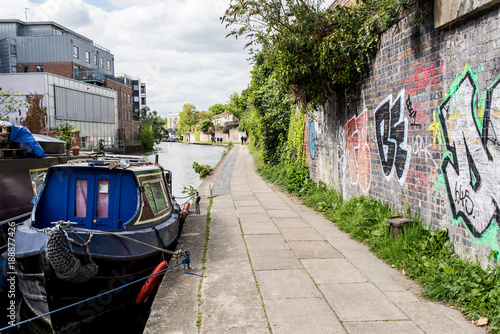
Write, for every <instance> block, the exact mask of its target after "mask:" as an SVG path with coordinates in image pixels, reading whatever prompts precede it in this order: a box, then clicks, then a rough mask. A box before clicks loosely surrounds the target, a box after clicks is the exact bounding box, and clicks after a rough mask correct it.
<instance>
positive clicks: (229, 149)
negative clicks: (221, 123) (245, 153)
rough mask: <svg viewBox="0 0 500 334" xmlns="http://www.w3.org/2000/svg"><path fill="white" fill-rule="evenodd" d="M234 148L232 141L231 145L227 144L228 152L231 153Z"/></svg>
mask: <svg viewBox="0 0 500 334" xmlns="http://www.w3.org/2000/svg"><path fill="white" fill-rule="evenodd" d="M233 147H234V143H233V142H232V141H230V142H229V143H227V150H228V151H231V149H232V148H233Z"/></svg>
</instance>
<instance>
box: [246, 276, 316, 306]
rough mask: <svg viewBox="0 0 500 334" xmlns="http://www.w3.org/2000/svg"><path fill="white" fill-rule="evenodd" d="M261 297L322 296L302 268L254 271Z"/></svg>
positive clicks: (265, 298)
mask: <svg viewBox="0 0 500 334" xmlns="http://www.w3.org/2000/svg"><path fill="white" fill-rule="evenodd" d="M255 276H256V277H257V281H258V282H259V287H260V291H261V293H262V298H264V300H267V299H284V298H311V297H317V298H319V297H322V296H321V293H320V292H319V291H318V288H317V287H316V285H315V284H314V283H313V281H312V280H311V278H310V277H309V275H307V273H306V272H305V270H304V269H289V270H263V271H256V272H255Z"/></svg>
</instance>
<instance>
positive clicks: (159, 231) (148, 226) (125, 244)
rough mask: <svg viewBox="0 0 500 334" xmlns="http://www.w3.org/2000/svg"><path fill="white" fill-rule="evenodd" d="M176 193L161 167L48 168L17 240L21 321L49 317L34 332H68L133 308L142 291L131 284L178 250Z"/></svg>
mask: <svg viewBox="0 0 500 334" xmlns="http://www.w3.org/2000/svg"><path fill="white" fill-rule="evenodd" d="M170 189H171V174H170V173H169V172H168V171H165V170H164V169H163V168H162V167H161V166H160V165H158V164H157V163H151V162H130V161H129V160H125V159H122V160H115V159H103V160H86V161H83V160H78V161H71V162H69V163H68V164H66V165H56V166H52V167H50V168H49V170H48V172H47V175H46V178H45V183H44V185H43V187H42V190H41V192H40V195H39V196H38V198H37V201H36V203H35V205H34V209H33V212H32V214H31V218H30V219H28V220H26V221H25V222H24V223H23V224H21V225H20V226H18V228H17V230H16V234H15V260H16V274H17V281H18V286H19V291H20V295H21V301H20V303H19V307H18V320H19V321H23V320H26V319H31V318H33V317H37V316H41V315H44V314H48V315H46V316H44V317H42V318H40V319H38V320H36V321H31V322H29V324H28V325H29V327H30V328H34V329H35V330H37V331H49V332H55V333H58V332H65V331H68V330H70V329H72V328H76V327H78V326H79V325H80V324H82V323H87V322H91V321H93V320H94V319H95V318H96V317H97V316H101V315H103V314H105V313H106V312H110V311H112V310H113V309H115V308H117V307H120V306H123V305H124V304H128V303H130V302H131V301H132V303H133V301H134V298H135V297H136V296H137V294H138V292H139V291H140V290H141V287H142V284H141V283H139V284H129V283H131V282H134V281H136V280H138V279H140V278H144V277H147V276H148V275H149V274H151V272H152V271H153V270H154V269H155V267H156V266H157V265H158V264H159V263H161V262H162V261H164V260H169V259H168V258H167V256H168V255H167V254H166V253H168V251H166V252H165V251H162V250H170V251H173V250H174V248H175V245H176V241H177V239H178V237H179V235H180V231H181V228H182V223H183V219H184V218H185V214H184V215H182V211H181V208H180V207H179V205H178V204H177V203H176V201H175V200H174V199H173V198H172V195H171V190H170ZM142 282H144V281H142ZM124 285H126V287H125V288H123V289H119V290H116V289H117V288H119V287H121V286H124ZM108 291H113V292H112V293H106V292H108ZM103 293H104V295H102V296H101V297H99V298H97V299H92V300H90V301H86V302H82V301H85V300H86V299H88V298H89V297H93V296H97V295H99V294H103ZM68 305H76V306H72V307H68ZM51 312H54V313H51Z"/></svg>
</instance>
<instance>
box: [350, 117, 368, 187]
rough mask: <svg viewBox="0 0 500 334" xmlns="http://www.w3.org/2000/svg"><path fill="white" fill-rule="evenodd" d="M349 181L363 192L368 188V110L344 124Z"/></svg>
mask: <svg viewBox="0 0 500 334" xmlns="http://www.w3.org/2000/svg"><path fill="white" fill-rule="evenodd" d="M345 134H346V139H347V153H348V159H349V172H350V175H351V183H352V184H359V186H360V187H361V189H362V190H363V191H364V192H367V191H368V189H369V188H370V182H371V160H370V146H369V144H368V142H369V140H368V139H369V138H368V112H367V110H364V111H363V112H362V113H361V114H360V115H359V116H358V117H356V116H354V117H352V118H351V119H350V120H349V121H348V122H347V123H346V125H345Z"/></svg>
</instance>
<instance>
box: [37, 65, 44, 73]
mask: <svg viewBox="0 0 500 334" xmlns="http://www.w3.org/2000/svg"><path fill="white" fill-rule="evenodd" d="M35 72H43V65H35Z"/></svg>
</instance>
